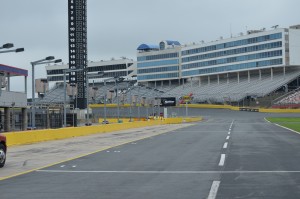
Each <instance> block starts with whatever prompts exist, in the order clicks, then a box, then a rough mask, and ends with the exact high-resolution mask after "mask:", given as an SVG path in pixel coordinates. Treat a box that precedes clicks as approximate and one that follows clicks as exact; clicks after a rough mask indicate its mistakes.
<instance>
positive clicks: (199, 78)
mask: <svg viewBox="0 0 300 199" xmlns="http://www.w3.org/2000/svg"><path fill="white" fill-rule="evenodd" d="M200 86H201V76H200V77H199V87H200Z"/></svg>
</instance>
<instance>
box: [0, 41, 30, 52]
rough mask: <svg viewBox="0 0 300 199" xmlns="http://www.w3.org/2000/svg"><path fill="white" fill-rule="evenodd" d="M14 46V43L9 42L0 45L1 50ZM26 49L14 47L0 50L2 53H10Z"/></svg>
mask: <svg viewBox="0 0 300 199" xmlns="http://www.w3.org/2000/svg"><path fill="white" fill-rule="evenodd" d="M12 47H14V44H12V43H7V44H3V45H2V46H0V50H1V49H8V48H12ZM23 51H24V48H17V49H13V50H3V51H0V53H10V52H16V53H18V52H23Z"/></svg>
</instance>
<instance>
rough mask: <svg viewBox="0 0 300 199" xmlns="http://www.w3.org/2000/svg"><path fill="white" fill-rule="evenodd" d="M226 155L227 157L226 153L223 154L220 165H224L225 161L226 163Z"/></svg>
mask: <svg viewBox="0 0 300 199" xmlns="http://www.w3.org/2000/svg"><path fill="white" fill-rule="evenodd" d="M225 157H226V156H225V154H221V158H220V162H219V166H224V163H225Z"/></svg>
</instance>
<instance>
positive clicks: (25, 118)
mask: <svg viewBox="0 0 300 199" xmlns="http://www.w3.org/2000/svg"><path fill="white" fill-rule="evenodd" d="M22 121H23V123H22V131H26V130H27V126H28V116H27V108H22Z"/></svg>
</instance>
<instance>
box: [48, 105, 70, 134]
mask: <svg viewBox="0 0 300 199" xmlns="http://www.w3.org/2000/svg"><path fill="white" fill-rule="evenodd" d="M73 111H74V110H73ZM47 129H50V112H49V106H48V107H47Z"/></svg>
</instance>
